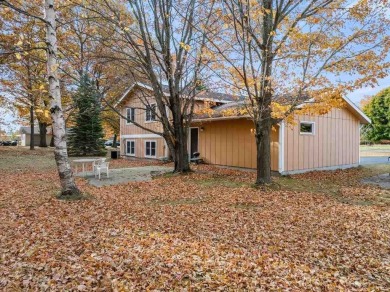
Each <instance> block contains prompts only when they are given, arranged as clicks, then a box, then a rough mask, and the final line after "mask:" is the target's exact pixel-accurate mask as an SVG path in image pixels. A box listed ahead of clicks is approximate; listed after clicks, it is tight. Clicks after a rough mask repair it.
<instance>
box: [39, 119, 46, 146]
mask: <svg viewBox="0 0 390 292" xmlns="http://www.w3.org/2000/svg"><path fill="white" fill-rule="evenodd" d="M38 124H39V147H47V142H46V134H47V124H46V123H40V122H38Z"/></svg>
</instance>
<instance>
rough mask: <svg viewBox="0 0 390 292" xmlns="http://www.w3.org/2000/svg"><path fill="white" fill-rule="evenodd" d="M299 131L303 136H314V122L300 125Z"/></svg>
mask: <svg viewBox="0 0 390 292" xmlns="http://www.w3.org/2000/svg"><path fill="white" fill-rule="evenodd" d="M299 131H300V133H301V134H311V135H314V123H312V122H301V123H300V124H299Z"/></svg>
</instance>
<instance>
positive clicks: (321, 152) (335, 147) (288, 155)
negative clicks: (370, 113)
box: [284, 109, 360, 172]
mask: <svg viewBox="0 0 390 292" xmlns="http://www.w3.org/2000/svg"><path fill="white" fill-rule="evenodd" d="M302 121H307V122H314V135H308V134H301V133H300V125H299V123H300V122H302ZM359 128H360V122H359V120H358V119H357V118H356V117H355V116H354V115H352V114H351V113H350V112H349V111H348V110H347V109H333V110H332V111H330V112H329V113H328V114H326V115H322V116H297V117H296V118H295V124H294V125H286V126H285V130H284V172H292V171H305V170H310V169H318V168H327V167H335V168H337V167H346V166H351V165H356V164H358V163H359V141H360V133H359Z"/></svg>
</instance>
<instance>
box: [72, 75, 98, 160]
mask: <svg viewBox="0 0 390 292" xmlns="http://www.w3.org/2000/svg"><path fill="white" fill-rule="evenodd" d="M98 97H99V94H98V92H97V89H96V86H95V85H94V84H93V82H92V81H91V79H90V78H89V77H88V75H87V74H84V75H82V77H81V81H80V86H79V88H78V90H77V92H76V94H75V95H74V97H73V100H74V104H75V106H76V108H77V113H76V115H75V116H74V118H73V123H74V126H73V127H72V128H71V129H70V130H69V153H70V155H72V156H87V155H88V156H89V155H91V156H92V155H104V154H105V150H104V144H103V136H104V135H103V127H102V121H101V117H100V105H99V101H98Z"/></svg>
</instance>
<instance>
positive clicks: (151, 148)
mask: <svg viewBox="0 0 390 292" xmlns="http://www.w3.org/2000/svg"><path fill="white" fill-rule="evenodd" d="M145 157H156V141H145Z"/></svg>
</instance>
